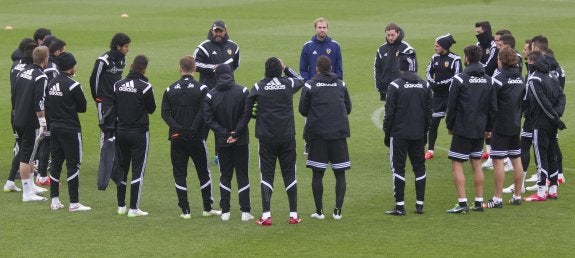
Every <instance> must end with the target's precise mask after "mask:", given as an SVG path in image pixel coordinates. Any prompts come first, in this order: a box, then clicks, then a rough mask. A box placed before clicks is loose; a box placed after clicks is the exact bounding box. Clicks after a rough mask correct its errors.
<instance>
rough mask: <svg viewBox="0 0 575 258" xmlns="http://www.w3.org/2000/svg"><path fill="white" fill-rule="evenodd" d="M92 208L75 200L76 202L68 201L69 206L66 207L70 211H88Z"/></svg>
mask: <svg viewBox="0 0 575 258" xmlns="http://www.w3.org/2000/svg"><path fill="white" fill-rule="evenodd" d="M91 209H92V208H90V207H88V206H84V205H82V204H81V203H79V202H77V203H70V207H68V211H70V212H74V211H89V210H91Z"/></svg>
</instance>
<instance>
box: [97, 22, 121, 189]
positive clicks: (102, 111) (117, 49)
mask: <svg viewBox="0 0 575 258" xmlns="http://www.w3.org/2000/svg"><path fill="white" fill-rule="evenodd" d="M130 42H131V39H130V37H128V35H126V34H124V33H116V34H115V35H114V37H112V41H111V42H110V50H109V51H108V52H106V53H104V54H103V55H101V56H100V57H98V59H96V63H95V64H94V69H93V70H92V75H91V76H90V90H91V93H92V98H93V99H94V102H95V103H96V107H97V109H98V124H99V126H100V164H99V166H98V189H99V190H105V189H106V187H108V181H109V179H110V175H111V174H112V169H113V167H114V163H115V161H114V158H115V153H116V148H115V142H114V141H115V139H116V138H115V135H114V130H115V129H116V121H115V120H114V119H115V114H114V112H115V110H114V109H113V108H112V107H113V103H112V102H110V101H112V100H113V99H114V97H113V95H114V83H116V82H117V81H119V80H121V79H122V72H124V67H125V66H126V54H128V51H129V49H130Z"/></svg>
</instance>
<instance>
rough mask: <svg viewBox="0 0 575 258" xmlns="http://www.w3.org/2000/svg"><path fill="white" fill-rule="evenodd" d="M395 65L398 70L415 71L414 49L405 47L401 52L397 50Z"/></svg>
mask: <svg viewBox="0 0 575 258" xmlns="http://www.w3.org/2000/svg"><path fill="white" fill-rule="evenodd" d="M397 65H398V66H399V70H400V71H404V72H405V71H409V72H415V71H416V70H417V67H416V65H417V63H416V62H415V51H414V50H413V48H407V49H405V50H403V51H401V52H397Z"/></svg>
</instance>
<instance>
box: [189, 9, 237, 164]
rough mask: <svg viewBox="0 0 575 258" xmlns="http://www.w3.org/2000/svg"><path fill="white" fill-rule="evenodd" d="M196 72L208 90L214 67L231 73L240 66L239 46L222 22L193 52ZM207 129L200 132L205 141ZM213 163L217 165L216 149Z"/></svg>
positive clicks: (213, 80)
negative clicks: (228, 67) (223, 68)
mask: <svg viewBox="0 0 575 258" xmlns="http://www.w3.org/2000/svg"><path fill="white" fill-rule="evenodd" d="M193 56H194V59H196V70H197V71H198V73H199V74H200V83H201V84H204V85H206V86H208V90H211V89H213V88H214V87H216V81H217V78H216V75H215V70H216V67H217V66H218V65H220V64H228V65H230V68H231V69H232V78H233V73H234V71H235V70H236V69H238V67H239V66H240V46H238V44H236V42H234V41H233V40H231V39H230V35H229V33H228V28H227V26H226V24H225V23H224V21H222V20H217V21H215V22H214V23H213V24H212V27H211V28H210V30H209V31H208V39H207V40H204V41H202V43H200V45H198V47H196V50H195V51H194V55H193ZM208 133H209V129H208V128H207V127H205V128H204V129H203V131H202V135H203V137H204V139H207V137H208ZM214 163H216V164H218V163H219V158H218V152H217V148H216V152H215V157H214Z"/></svg>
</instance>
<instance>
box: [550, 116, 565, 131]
mask: <svg viewBox="0 0 575 258" xmlns="http://www.w3.org/2000/svg"><path fill="white" fill-rule="evenodd" d="M551 123H552V124H553V125H554V126H556V127H557V129H559V130H564V129H567V127H566V126H565V123H563V121H561V118H559V117H555V118H553V120H551Z"/></svg>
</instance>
